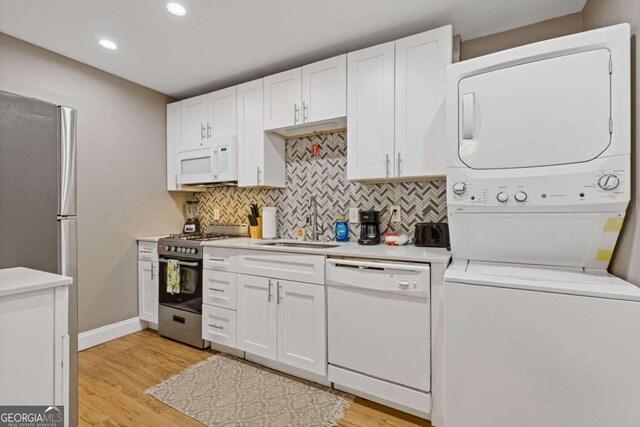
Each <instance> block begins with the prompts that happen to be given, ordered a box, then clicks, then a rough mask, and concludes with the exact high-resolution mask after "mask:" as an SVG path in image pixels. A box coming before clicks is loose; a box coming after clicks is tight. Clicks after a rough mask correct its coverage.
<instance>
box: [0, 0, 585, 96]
mask: <svg viewBox="0 0 640 427" xmlns="http://www.w3.org/2000/svg"><path fill="white" fill-rule="evenodd" d="M171 1H175V2H178V3H181V4H182V5H184V6H185V7H186V9H187V15H186V16H184V17H177V16H173V15H171V14H169V13H168V12H167V10H166V9H165V5H166V3H168V2H169V0H47V1H42V0H0V32H4V33H6V34H9V35H12V36H14V37H17V38H19V39H22V40H26V41H28V42H30V43H33V44H35V45H38V46H41V47H44V48H46V49H49V50H52V51H54V52H57V53H60V54H62V55H65V56H68V57H70V58H73V59H76V60H78V61H80V62H84V63H86V64H89V65H92V66H94V67H96V68H99V69H101V70H104V71H107V72H110V73H112V74H115V75H117V76H120V77H123V78H125V79H127V80H131V81H133V82H136V83H139V84H141V85H143V86H147V87H149V88H152V89H155V90H157V91H160V92H163V93H165V94H168V95H171V96H174V97H176V98H184V97H188V96H192V95H195V94H199V93H204V92H206V91H209V90H213V89H218V88H223V87H226V86H230V85H233V84H236V83H241V82H245V81H248V80H252V79H254V78H259V77H262V76H264V75H268V74H271V73H274V72H279V71H283V70H286V69H289V68H294V67H297V66H300V65H303V64H306V63H309V62H313V61H315V60H319V59H323V58H327V57H330V56H333V55H336V54H340V53H344V52H348V51H351V50H356V49H359V48H362V47H366V46H371V45H374V44H377V43H381V42H386V41H389V40H393V39H396V38H400V37H403V36H407V35H410V34H415V33H418V32H420V31H424V30H428V29H431V28H435V27H438V26H441V25H445V24H453V29H454V34H460V35H461V36H462V39H463V40H468V39H472V38H475V37H480V36H483V35H487V34H492V33H496V32H499V31H504V30H508V29H511V28H516V27H520V26H522V25H527V24H531V23H534V22H538V21H542V20H545V19H549V18H553V17H556V16H561V15H566V14H568V13H573V12H577V11H580V10H582V8H583V7H584V4H585V1H586V0H535V1H532V0H171ZM100 38H107V39H110V40H113V41H115V42H116V43H117V44H118V46H119V49H118V50H115V51H110V50H107V49H104V48H102V47H100V46H99V45H98V40H99V39H100Z"/></svg>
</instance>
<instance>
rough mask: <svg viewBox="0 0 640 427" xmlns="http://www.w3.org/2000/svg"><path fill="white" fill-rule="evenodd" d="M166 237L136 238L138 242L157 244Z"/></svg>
mask: <svg viewBox="0 0 640 427" xmlns="http://www.w3.org/2000/svg"><path fill="white" fill-rule="evenodd" d="M165 237H167V236H145V237H136V240H137V241H138V242H157V241H158V240H160V239H162V238H165Z"/></svg>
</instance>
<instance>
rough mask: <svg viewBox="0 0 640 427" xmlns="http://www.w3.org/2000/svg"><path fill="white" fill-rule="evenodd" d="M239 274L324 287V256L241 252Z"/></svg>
mask: <svg viewBox="0 0 640 427" xmlns="http://www.w3.org/2000/svg"><path fill="white" fill-rule="evenodd" d="M238 272H240V273H244V274H253V275H256V276H266V277H273V278H276V279H283V280H296V281H300V282H307V283H317V284H320V285H322V284H324V256H322V255H307V254H291V253H282V252H275V253H274V252H267V251H251V250H240V251H238Z"/></svg>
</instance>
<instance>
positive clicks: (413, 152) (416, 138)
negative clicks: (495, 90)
mask: <svg viewBox="0 0 640 427" xmlns="http://www.w3.org/2000/svg"><path fill="white" fill-rule="evenodd" d="M451 38H452V34H451V26H450V25H449V26H446V27H442V28H438V29H435V30H432V31H427V32H426V33H421V34H417V35H415V36H411V37H406V38H404V39H400V40H397V41H396V105H395V108H396V110H395V115H396V120H395V134H396V135H395V147H396V156H395V159H394V161H395V171H396V176H397V177H399V178H400V177H428V176H443V175H444V174H445V158H444V151H445V150H444V149H445V143H446V141H445V90H446V82H445V80H446V67H447V65H449V64H451V55H452V52H451V49H452V46H451V45H452V42H451V40H452V39H451Z"/></svg>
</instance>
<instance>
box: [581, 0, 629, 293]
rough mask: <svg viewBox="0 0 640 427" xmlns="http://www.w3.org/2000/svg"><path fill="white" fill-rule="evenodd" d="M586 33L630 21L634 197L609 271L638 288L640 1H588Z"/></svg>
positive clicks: (584, 11)
mask: <svg viewBox="0 0 640 427" xmlns="http://www.w3.org/2000/svg"><path fill="white" fill-rule="evenodd" d="M582 18H583V25H584V29H585V30H592V29H595V28H600V27H606V26H608V25H614V24H620V23H622V22H628V23H629V24H630V25H631V33H632V34H633V37H632V39H631V63H632V64H631V67H632V68H631V153H632V156H631V157H632V172H633V180H632V182H631V190H632V198H631V205H630V207H629V210H627V217H626V219H625V223H624V227H623V228H622V235H621V237H620V240H619V241H618V246H617V247H616V251H615V253H614V258H613V262H612V264H611V267H610V270H611V272H612V273H613V274H616V275H618V276H620V277H622V278H623V279H626V280H628V281H630V282H632V283H634V284H636V285H640V224H639V220H638V212H639V211H640V188H638V185H639V184H640V172H639V171H638V165H639V164H640V161H639V160H640V151H639V150H638V141H640V129H638V123H640V112H639V111H638V105H640V90H639V89H638V81H640V69H639V68H638V58H639V57H640V47H639V46H638V34H640V2H638V0H588V1H587V4H586V5H585V7H584V10H583V11H582Z"/></svg>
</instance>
